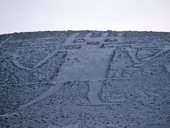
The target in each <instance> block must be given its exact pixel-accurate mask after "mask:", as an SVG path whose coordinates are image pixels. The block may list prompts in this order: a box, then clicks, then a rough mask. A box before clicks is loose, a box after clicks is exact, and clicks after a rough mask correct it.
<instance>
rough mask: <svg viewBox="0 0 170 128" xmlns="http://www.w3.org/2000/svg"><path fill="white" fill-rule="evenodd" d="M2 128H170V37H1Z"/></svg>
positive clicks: (73, 34) (147, 34)
mask: <svg viewBox="0 0 170 128" xmlns="http://www.w3.org/2000/svg"><path fill="white" fill-rule="evenodd" d="M0 98H1V99H0V128H8V127H9V128H170V33H161V32H114V31H58V32H56V31H54V32H32V33H14V34H6V35H0Z"/></svg>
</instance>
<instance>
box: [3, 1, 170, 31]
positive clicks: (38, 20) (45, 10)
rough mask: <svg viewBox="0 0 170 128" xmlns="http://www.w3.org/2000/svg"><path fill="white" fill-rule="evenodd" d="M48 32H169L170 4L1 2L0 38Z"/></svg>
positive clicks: (141, 2)
mask: <svg viewBox="0 0 170 128" xmlns="http://www.w3.org/2000/svg"><path fill="white" fill-rule="evenodd" d="M48 30H49V31H53V30H116V31H129V30H130V31H164V32H170V0H0V34H4V33H13V32H27V31H48Z"/></svg>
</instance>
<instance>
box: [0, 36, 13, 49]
mask: <svg viewBox="0 0 170 128" xmlns="http://www.w3.org/2000/svg"><path fill="white" fill-rule="evenodd" d="M12 37H13V36H12V35H11V36H9V37H8V38H7V39H6V40H4V41H2V42H1V43H0V48H2V46H3V45H4V44H5V43H6V42H8V41H9V40H10V39H11V38H12Z"/></svg>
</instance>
